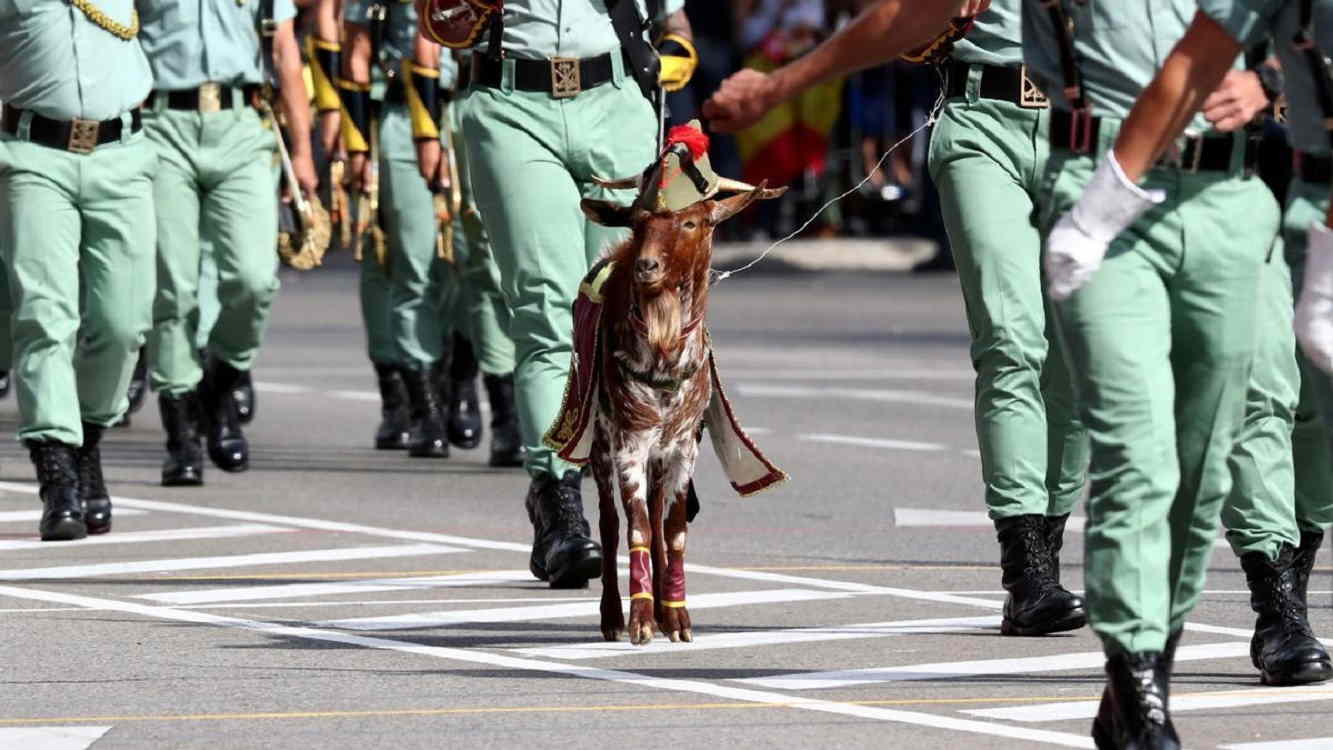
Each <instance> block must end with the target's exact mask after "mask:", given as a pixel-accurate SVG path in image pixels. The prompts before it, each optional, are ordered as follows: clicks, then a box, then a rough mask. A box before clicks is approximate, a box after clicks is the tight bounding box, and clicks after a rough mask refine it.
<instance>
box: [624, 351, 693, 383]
mask: <svg viewBox="0 0 1333 750" xmlns="http://www.w3.org/2000/svg"><path fill="white" fill-rule="evenodd" d="M614 356H615V359H616V365H617V367H618V368H619V369H620V372H621V374H622V375H624V376H625V377H627V378H629V379H630V380H634V381H637V382H640V383H643V384H644V385H647V386H649V387H651V388H655V389H657V390H659V391H670V392H672V393H674V392H676V391H679V390H680V387H681V386H682V385H684V384H685V383H686V382H687V381H688V380H689V379H690V378H692V377H694V375H695V373H697V372H699V363H698V362H691V363H690V364H689V365H687V366H686V367H685V368H684V369H683V370H681V371H680V373H678V374H675V375H668V374H666V373H662V372H657V371H655V370H653V368H652V367H649V368H648V369H645V370H640V369H639V368H637V367H635V366H634V365H632V364H630V363H629V361H628V357H627V355H625V354H624V353H623V352H616V353H615V355H614Z"/></svg>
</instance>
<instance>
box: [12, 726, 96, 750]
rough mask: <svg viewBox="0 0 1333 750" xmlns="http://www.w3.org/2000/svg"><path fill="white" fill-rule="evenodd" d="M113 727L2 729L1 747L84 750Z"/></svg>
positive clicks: (31, 749) (27, 749)
mask: <svg viewBox="0 0 1333 750" xmlns="http://www.w3.org/2000/svg"><path fill="white" fill-rule="evenodd" d="M109 731H111V727H82V726H80V727H5V728H0V747H9V748H23V750H84V748H86V747H88V746H89V745H92V744H93V743H94V742H96V741H98V740H100V739H102V735H104V734H106V733H107V732H109Z"/></svg>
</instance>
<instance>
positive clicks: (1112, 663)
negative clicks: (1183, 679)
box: [1092, 638, 1180, 750]
mask: <svg viewBox="0 0 1333 750" xmlns="http://www.w3.org/2000/svg"><path fill="white" fill-rule="evenodd" d="M1177 640H1178V638H1177ZM1171 658H1172V659H1174V658H1175V654H1174V651H1173V652H1172V654H1171ZM1170 666H1171V663H1170V660H1168V659H1167V658H1166V655H1165V654H1164V653H1162V652H1157V651H1143V652H1138V653H1133V654H1129V653H1124V652H1116V653H1113V654H1111V655H1110V656H1108V657H1107V659H1106V689H1105V690H1104V691H1103V692H1102V702H1101V705H1100V706H1099V707H1098V709H1097V718H1096V719H1093V721H1092V741H1093V742H1094V743H1095V744H1096V745H1097V748H1098V750H1112V748H1114V749H1116V750H1179V748H1180V737H1179V736H1177V735H1176V727H1175V725H1174V724H1172V723H1171V706H1170V700H1171V697H1170V684H1171V674H1170Z"/></svg>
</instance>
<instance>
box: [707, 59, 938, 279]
mask: <svg viewBox="0 0 1333 750" xmlns="http://www.w3.org/2000/svg"><path fill="white" fill-rule="evenodd" d="M937 71H938V73H939V76H940V94H939V96H938V97H936V98H935V103H934V104H933V105H931V108H930V116H929V117H927V118H926V121H925V122H923V123H921V125H920V126H918V127H917V129H916V130H913V131H912V132H910V133H908V134H907V135H905V136H903V138H902V140H900V141H898V142H897V143H895V144H893V145H892V146H890V147H889V150H888V151H885V152H884V155H883V156H881V157H880V158H879V161H878V162H876V163H875V167H874V168H873V169H870V170H868V171H867V172H866V177H865V179H864V180H861V181H860V182H858V183H856V185H854V186H853V187H852V188H851V189H850V190H848V191H847V192H845V193H843V194H842V195H839V196H837V197H835V198H833V199H832V200H830V201H829V202H828V203H825V204H824V205H822V206H820V207H819V210H817V211H815V213H814V215H813V216H811V217H810V218H809V219H806V220H805V223H804V224H802V225H801V226H800V227H799V228H797V229H796V231H794V232H792V233H791V234H789V235H787V236H786V237H783V238H782V239H780V240H778V241H776V242H774V243H773V244H771V245H769V246H768V247H767V248H765V249H764V252H762V253H760V254H759V257H757V258H755V259H754V260H752V261H750V262H749V263H746V264H745V265H743V266H741V267H740V268H733V269H731V270H730V271H719V270H717V269H715V268H714V269H710V270H711V271H712V273H713V274H714V276H713V283H714V284H716V283H718V282H720V281H725V280H726V279H729V278H731V277H732V276H734V275H735V274H738V273H741V272H742V271H748V270H750V269H751V268H753V267H755V266H756V265H758V264H759V263H761V262H763V260H764V259H765V258H767V257H768V256H769V255H770V254H771V253H772V252H773V251H774V250H776V249H777V248H778V247H779V246H780V245H783V244H785V243H787V242H788V241H790V240H793V239H795V238H796V237H797V236H798V235H800V234H801V232H804V231H805V230H806V229H809V228H810V225H811V224H813V223H815V219H818V218H819V217H820V216H821V215H822V214H823V213H824V212H825V211H827V210H828V209H829V208H831V207H833V206H835V205H837V204H838V203H840V202H842V201H843V199H845V198H846V197H847V196H849V195H851V194H852V193H855V192H856V191H858V190H860V189H861V188H863V187H865V186H866V184H867V183H869V182H870V180H871V178H872V177H874V175H875V173H876V172H878V171H879V170H880V169H882V168H883V167H884V165H885V164H887V163H888V161H889V157H890V156H892V155H893V152H894V151H897V150H898V148H899V147H901V146H902V145H903V144H905V143H907V142H908V141H910V140H912V139H913V138H915V137H916V136H917V134H918V133H920V132H921V131H923V130H925V129H926V128H928V127H930V126H932V125H934V124H935V123H936V122H937V121H938V120H939V117H940V110H942V109H944V92H945V91H946V90H947V86H946V83H947V81H946V80H945V76H944V71H943V69H942V68H938V69H937Z"/></svg>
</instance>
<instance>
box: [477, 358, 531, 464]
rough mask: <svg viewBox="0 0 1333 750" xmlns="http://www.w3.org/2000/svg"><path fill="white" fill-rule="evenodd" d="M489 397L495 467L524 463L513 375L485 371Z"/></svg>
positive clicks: (491, 461) (487, 397)
mask: <svg viewBox="0 0 1333 750" xmlns="http://www.w3.org/2000/svg"><path fill="white" fill-rule="evenodd" d="M482 382H483V383H485V384H486V400H487V401H489V402H490V405H491V460H490V465H491V466H495V467H513V466H522V465H523V439H522V438H521V437H520V436H519V434H518V409H517V407H516V405H515V403H514V376H513V374H512V373H511V374H509V375H483V376H482Z"/></svg>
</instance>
